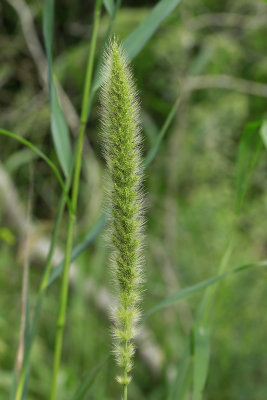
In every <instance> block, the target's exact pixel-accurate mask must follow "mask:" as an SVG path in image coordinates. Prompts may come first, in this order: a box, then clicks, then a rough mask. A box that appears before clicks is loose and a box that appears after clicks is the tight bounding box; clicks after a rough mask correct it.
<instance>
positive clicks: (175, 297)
mask: <svg viewBox="0 0 267 400" xmlns="http://www.w3.org/2000/svg"><path fill="white" fill-rule="evenodd" d="M260 266H262V267H266V266H267V260H264V261H259V262H257V263H251V264H245V265H241V266H239V267H237V268H234V269H232V270H230V271H227V272H224V273H222V274H220V275H217V276H214V277H212V278H209V279H207V280H205V281H202V282H199V283H197V284H195V285H192V286H189V287H187V288H185V289H182V290H179V291H178V292H176V293H173V294H172V295H171V296H169V297H167V298H166V299H164V300H163V301H161V302H160V303H158V304H157V305H156V306H155V307H153V308H152V309H151V310H150V311H148V312H147V313H146V314H145V315H144V319H147V318H148V317H150V316H151V315H152V314H154V313H155V312H157V311H160V310H162V309H164V308H167V307H170V306H171V305H173V304H176V303H178V302H179V301H181V300H185V299H187V298H188V297H190V296H192V295H193V294H195V293H198V292H200V291H201V290H203V289H205V288H206V287H209V286H211V285H213V284H214V283H216V282H218V281H220V280H222V279H224V278H226V277H227V276H230V275H234V274H236V273H239V272H242V271H245V270H247V269H251V268H255V267H260Z"/></svg>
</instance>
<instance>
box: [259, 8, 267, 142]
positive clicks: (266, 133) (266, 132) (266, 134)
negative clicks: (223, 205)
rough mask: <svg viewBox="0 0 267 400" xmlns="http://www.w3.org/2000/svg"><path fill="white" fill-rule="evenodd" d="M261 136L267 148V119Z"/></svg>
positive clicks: (262, 127)
mask: <svg viewBox="0 0 267 400" xmlns="http://www.w3.org/2000/svg"><path fill="white" fill-rule="evenodd" d="M266 1H267V0H266ZM260 136H261V138H262V141H263V144H264V147H265V148H266V149H267V120H264V121H263V122H262V125H261V127H260Z"/></svg>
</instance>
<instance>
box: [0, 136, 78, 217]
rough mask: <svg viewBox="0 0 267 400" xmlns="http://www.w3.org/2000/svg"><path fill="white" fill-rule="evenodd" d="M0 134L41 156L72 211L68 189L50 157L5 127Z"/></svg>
mask: <svg viewBox="0 0 267 400" xmlns="http://www.w3.org/2000/svg"><path fill="white" fill-rule="evenodd" d="M0 134H1V135H5V136H8V137H10V138H12V139H15V140H16V141H17V142H20V143H22V144H23V145H24V146H27V147H28V148H29V149H31V150H32V151H33V152H34V153H35V154H37V155H38V156H39V157H41V158H42V159H43V160H44V161H45V162H46V163H47V164H48V166H49V167H50V168H51V169H52V171H53V172H54V174H55V176H56V178H57V180H58V182H59V184H60V186H61V189H62V190H63V192H64V194H65V197H66V202H67V204H68V207H69V209H70V211H72V207H71V203H70V199H69V196H68V191H67V189H66V187H65V183H64V181H63V179H62V177H61V174H60V172H59V170H58V169H57V167H56V166H55V164H54V163H53V162H52V161H51V160H50V158H48V157H47V156H46V155H45V154H44V153H43V152H42V151H41V150H40V149H38V147H36V146H35V145H34V144H32V143H31V142H29V141H28V140H27V139H24V138H22V137H20V136H18V135H16V134H15V133H12V132H9V131H7V130H6V129H0Z"/></svg>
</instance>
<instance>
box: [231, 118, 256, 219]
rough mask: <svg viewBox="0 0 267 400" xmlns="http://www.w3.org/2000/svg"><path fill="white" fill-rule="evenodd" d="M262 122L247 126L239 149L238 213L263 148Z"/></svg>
mask: <svg viewBox="0 0 267 400" xmlns="http://www.w3.org/2000/svg"><path fill="white" fill-rule="evenodd" d="M260 126H261V121H257V122H252V123H249V124H247V125H246V126H245V129H244V132H243V134H242V137H241V141H240V144H239V148H238V157H237V177H236V212H237V213H238V212H239V211H240V208H241V206H242V202H243V199H244V197H245V194H246V191H247V188H248V183H249V179H250V177H251V174H252V172H253V170H254V168H255V166H256V163H257V161H258V157H259V153H260V150H261V147H262V142H261V140H260V136H259V135H258V133H259V128H260Z"/></svg>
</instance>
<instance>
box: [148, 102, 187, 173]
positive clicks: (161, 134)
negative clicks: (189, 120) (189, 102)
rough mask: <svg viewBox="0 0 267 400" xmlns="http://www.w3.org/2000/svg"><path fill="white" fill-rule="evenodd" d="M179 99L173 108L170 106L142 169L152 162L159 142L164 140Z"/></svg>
mask: <svg viewBox="0 0 267 400" xmlns="http://www.w3.org/2000/svg"><path fill="white" fill-rule="evenodd" d="M180 99H181V98H180V96H179V97H178V98H177V100H176V101H175V103H174V104H173V106H172V108H171V110H170V112H169V114H168V115H167V118H166V120H165V122H164V124H163V126H162V128H161V130H160V132H159V134H158V136H157V138H156V140H155V142H154V144H153V146H152V147H151V149H150V150H149V152H148V153H147V155H146V158H145V160H144V168H147V167H148V165H149V164H150V163H151V162H152V161H153V160H154V158H155V156H156V154H157V152H158V151H159V146H160V144H161V142H162V140H163V138H164V136H165V134H166V132H167V130H168V128H169V126H170V124H171V123H172V121H173V119H174V117H175V115H176V112H177V109H178V107H179V104H180Z"/></svg>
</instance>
